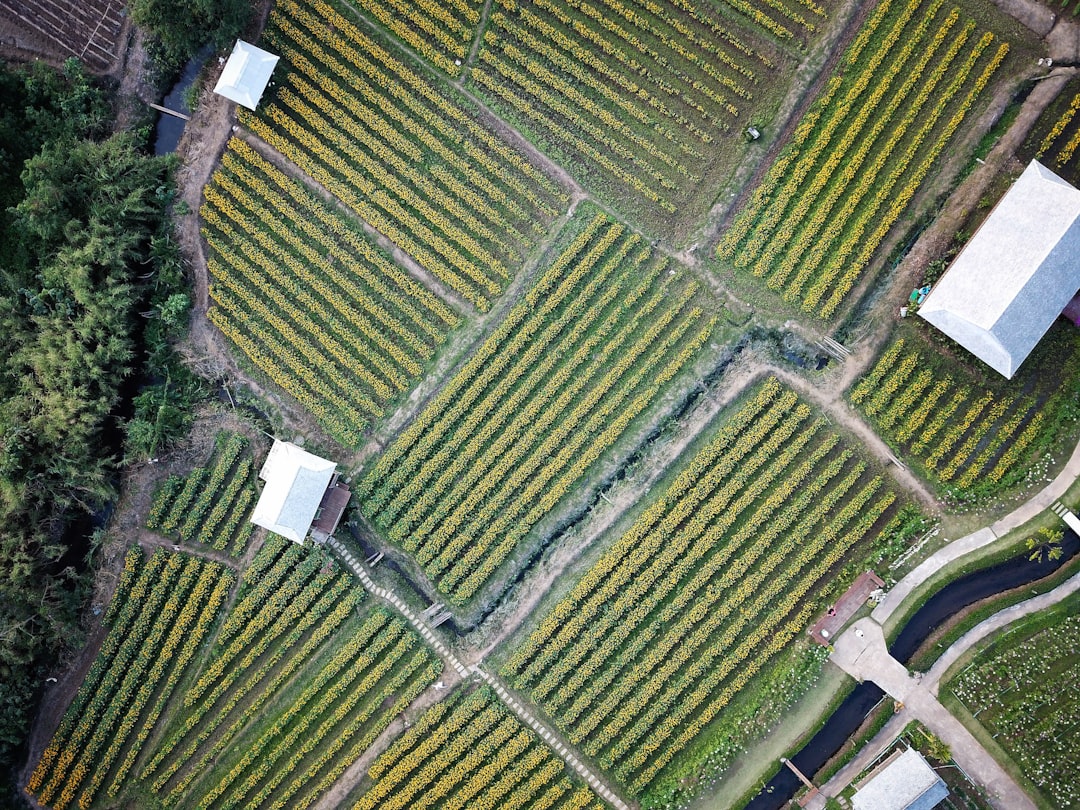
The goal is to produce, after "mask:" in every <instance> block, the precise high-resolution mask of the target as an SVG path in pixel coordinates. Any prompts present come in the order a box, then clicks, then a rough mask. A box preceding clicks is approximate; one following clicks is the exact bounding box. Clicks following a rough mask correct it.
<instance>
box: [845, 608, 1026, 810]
mask: <svg viewBox="0 0 1080 810" xmlns="http://www.w3.org/2000/svg"><path fill="white" fill-rule="evenodd" d="M830 660H831V661H833V662H834V663H835V664H837V666H839V667H840V668H841V669H843V670H844V671H845V672H847V673H848V674H849V675H852V676H853V677H855V678H857V679H858V680H860V681H864V680H871V681H873V682H874V683H876V684H877V685H878V686H880V687H881V688H882V689H884V690H885V691H886V692H887V693H888V694H889V696H890V697H892V698H893V699H894V700H897V701H900V702H901V703H903V704H904V709H905V712H906V713H907V715H908V718H909V719H915V720H918V721H919V722H921V723H922V724H923V725H924V726H926V727H927V728H928V729H930V731H932V732H933V733H934V734H936V735H937V736H938V737H939V738H940V739H941V740H942V741H944V742H945V744H946V745H948V746H949V748H950V749H951V751H952V755H953V759H954V760H955V762H956V764H957V765H959V766H960V767H961V768H963V769H964V771H965V772H966V773H967V774H968V775H969V776H970V777H971V778H972V779H973V780H974V781H975V782H976V783H977V784H979V785H980V786H982V787H983V788H984V789H985V790H986V792H987V795H988V797H989V800H990V804H991V806H992V807H994V808H1000V810H1036V805H1035V803H1034V802H1033V801H1032V800H1031V799H1030V798H1028V795H1027V794H1026V793H1025V792H1024V791H1023V790H1022V789H1021V787H1020V786H1019V785H1018V784H1016V782H1015V781H1014V780H1013V778H1012V777H1011V776H1009V774H1008V773H1007V772H1006V771H1005V769H1004V768H1002V767H1001V766H1000V765H999V764H998V763H997V761H996V760H995V759H994V758H993V757H992V756H990V754H988V753H987V751H986V749H985V748H983V747H982V745H981V744H980V743H979V741H978V740H976V739H975V737H974V736H973V735H972V734H971V732H970V731H968V730H967V729H966V728H965V727H964V726H963V724H962V723H961V722H960V721H959V720H957V719H956V718H955V717H953V716H952V714H950V713H949V712H948V711H947V710H946V709H945V707H944V706H942V705H941V704H940V703H939V702H938V700H937V697H936V696H935V694H934V693H933V692H932V691H931V689H930V688H929V686H928V685H927V684H923V683H921V682H919V681H917V680H915V679H914V678H912V677H911V676H910V675H908V672H907V669H906V668H905V667H904V665H903V664H901V663H900V662H899V661H897V660H896V659H895V658H893V657H892V656H891V655H889V652H888V650H887V648H886V645H885V635H884V633H883V632H882V630H881V625H880V624H878V623H877V622H875V621H874V620H873V619H872V618H869V617H867V618H864V619H860V620H859V621H857V622H856V623H855V624H854V625H853V626H852V627H851V629H850V630H848V631H847V632H846V633H844V634H843V635H841V636H840V637H839V638H837V640H836V646H835V647H834V649H833V654H832V656H831V657H830Z"/></svg>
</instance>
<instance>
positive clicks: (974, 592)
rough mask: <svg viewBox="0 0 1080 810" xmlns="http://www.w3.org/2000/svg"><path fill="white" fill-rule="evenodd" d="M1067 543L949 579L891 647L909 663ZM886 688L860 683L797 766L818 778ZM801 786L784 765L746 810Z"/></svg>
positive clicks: (764, 807) (1050, 563)
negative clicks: (955, 620) (958, 617)
mask: <svg viewBox="0 0 1080 810" xmlns="http://www.w3.org/2000/svg"><path fill="white" fill-rule="evenodd" d="M1061 548H1062V552H1063V553H1062V555H1061V557H1060V558H1059V559H1057V560H1049V559H1045V558H1044V559H1042V560H1040V561H1038V562H1032V561H1031V560H1029V559H1028V558H1027V557H1026V556H1022V557H1020V558H1013V559H1011V560H1006V561H1005V562H1003V563H998V564H997V565H993V566H990V567H989V568H983V569H981V570H979V571H973V572H972V573H970V574H967V575H965V576H963V577H960V578H959V579H957V580H955V581H954V582H952V583H950V584H949V585H946V586H945V587H944V588H942V589H941V590H940V591H938V593H936V594H935V595H934V596H933V597H931V598H930V599H929V600H928V601H927V602H926V604H925V605H923V606H922V607H921V608H920V609H919V610H918V611H917V612H916V613H915V615H914V616H912V617H911V619H910V620H909V621H908V623H907V624H906V625H904V629H903V630H901V631H900V634H899V635H898V636H897V637H896V639H895V640H894V641H893V643H892V644H890V645H889V653H890V654H891V655H892V657H893V658H895V659H896V660H897V661H900V662H901V663H907V662H908V661H909V660H910V659H911V657H912V656H913V655H914V654H915V652H916V651H917V650H918V648H919V645H921V644H922V642H923V641H924V640H925V639H926V638H927V637H928V636H929V635H930V634H931V633H932V632H934V630H935V629H937V628H938V627H939V626H941V624H942V623H943V622H945V621H947V620H948V619H949V618H950V617H951V616H953V615H955V614H956V613H958V612H959V611H961V610H963V609H964V608H966V607H967V606H969V605H972V604H974V603H975V602H978V601H980V600H981V599H985V598H987V597H988V596H993V595H994V594H997V593H1002V592H1004V591H1008V590H1012V589H1013V588H1018V587H1020V586H1021V585H1027V584H1030V583H1032V582H1037V581H1038V580H1040V579H1042V578H1044V577H1046V576H1049V575H1050V574H1052V573H1053V572H1054V571H1056V570H1057V569H1058V568H1060V567H1061V566H1062V565H1064V564H1065V563H1066V562H1068V561H1069V560H1071V559H1072V558H1073V557H1075V556H1076V555H1077V553H1078V552H1080V537H1077V535H1076V534H1075V533H1074V532H1072V531H1069V530H1068V529H1066V530H1065V537H1064V540H1063V541H1062V544H1061ZM884 694H885V693H884V692H883V691H882V690H881V689H880V688H879V687H878V686H877V685H876V684H874V683H873V682H871V681H866V682H865V683H861V684H859V685H858V686H856V687H855V689H854V691H852V693H851V694H850V695H848V696H847V698H846V699H845V700H844V701H843V703H841V704H840V705H839V706H838V707H837V709H836V711H835V712H833V714H832V716H831V717H830V718H829V720H828V721H827V722H826V723H825V725H824V726H823V727H822V728H821V730H820V731H818V733H817V734H815V735H814V736H813V737H812V738H811V739H810V741H809V742H808V743H807V744H806V745H804V746H803V747H802V749H800V751H799V752H798V753H797V754H795V755H794V756H793V757H791V761H792V763H793V764H794V765H795V767H797V768H798V769H799V770H800V771H802V772H803V773H804V774H806V775H807V776H808V777H809V778H811V779H813V778H814V774H816V773H817V772H818V770H820V769H821V766H822V765H824V764H825V763H826V762H827V761H828V760H829V759H830V758H831V757H832V756H833V755H834V754H835V753H836V752H837V751H839V750H840V748H841V746H843V744H844V743H845V742H847V740H848V738H849V737H850V736H851V735H852V734H854V733H855V730H856V729H857V728H858V727H859V725H860V724H861V723H862V721H863V719H864V718H865V717H866V715H867V714H868V713H869V712H870V710H871V709H872V708H874V706H876V705H877V703H878V701H879V700H881V698H882V697H883V696H884ZM801 787H802V783H801V782H800V781H799V780H798V777H796V776H795V774H794V773H792V772H791V769H789V768H787V767H781V768H780V769H779V770H778V771H777V773H776V774H775V775H774V776H773V777H772V779H770V780H769V781H768V782H767V783H766V785H765V787H763V788H762V789H761V791H760V792H759V793H758V794H757V796H755V797H754V798H753V799H752V800H751V801H750V803H749V804H747V805H746V807H745V808H744V810H780V808H782V807H783V806H784V805H786V804H787V802H788V801H789V800H790V799H791V798H792V797H793V796H794V795H795V793H796V792H798V790H799V789H800V788H801Z"/></svg>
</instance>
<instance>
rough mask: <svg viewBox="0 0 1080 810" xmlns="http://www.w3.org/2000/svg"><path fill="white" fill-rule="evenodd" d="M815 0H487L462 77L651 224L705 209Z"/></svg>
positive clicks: (782, 71)
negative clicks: (479, 35) (475, 49)
mask: <svg viewBox="0 0 1080 810" xmlns="http://www.w3.org/2000/svg"><path fill="white" fill-rule="evenodd" d="M826 18H827V11H826V8H825V7H823V6H821V5H819V4H818V3H816V2H814V0H803V1H802V2H795V0H769V2H758V1H757V0H731V1H730V2H727V3H719V4H715V5H714V4H712V3H689V2H686V0H629V1H628V2H627V1H626V0H497V2H495V3H494V5H493V7H492V13H491V19H490V22H489V23H488V26H487V27H486V29H485V32H484V36H483V45H482V47H481V49H480V51H479V54H478V57H477V60H476V65H475V67H474V68H473V69H472V70H471V71H470V73H469V81H470V82H471V84H472V86H473V87H475V88H476V89H477V90H478V91H479V92H481V93H483V95H484V96H485V97H486V98H488V99H489V100H490V101H491V103H492V104H493V106H494V108H495V109H497V110H498V111H499V112H500V114H502V115H504V116H505V117H506V119H507V120H508V121H510V122H512V123H514V124H515V125H516V126H518V127H520V128H521V130H522V131H523V132H526V133H529V134H530V137H531V138H532V139H533V140H534V141H535V142H536V143H538V144H540V145H541V147H542V148H543V149H544V150H545V151H547V152H548V153H549V154H550V155H551V156H553V157H555V158H556V159H557V160H559V162H560V163H562V164H563V165H564V166H565V167H566V168H567V169H568V170H569V171H570V173H571V174H572V175H574V176H575V178H576V179H578V180H579V181H580V182H582V183H583V184H584V185H585V186H587V187H588V188H590V189H591V190H592V191H593V192H594V193H596V194H598V195H599V196H600V197H601V198H603V199H604V200H605V201H607V202H609V203H611V204H613V205H615V207H617V208H618V209H619V210H620V211H622V212H624V213H626V214H627V215H629V216H631V218H632V219H634V220H636V221H637V224H639V225H642V226H644V227H646V229H647V230H649V231H650V232H653V233H656V234H657V235H661V234H663V235H665V236H670V235H671V234H670V228H671V225H672V224H673V223H679V224H681V225H686V224H689V222H690V221H693V220H696V219H697V218H698V217H700V216H701V215H703V214H704V213H705V210H706V208H707V207H708V205H709V204H711V202H712V201H713V199H714V198H715V197H716V194H717V193H718V188H719V186H720V185H721V184H722V183H723V182H724V181H725V180H726V179H727V176H728V174H729V173H730V172H731V170H732V168H733V167H734V164H735V161H736V160H737V159H738V157H739V156H740V155H741V153H742V151H743V146H744V145H743V142H742V137H741V131H742V130H743V129H744V128H745V127H746V126H747V124H748V123H749V122H750V121H751V119H752V118H753V117H754V114H755V113H756V112H757V111H759V110H761V109H762V108H763V107H768V106H769V103H771V102H765V101H764V99H765V98H775V97H776V96H777V95H778V93H777V90H778V89H780V88H782V87H784V86H786V84H787V82H788V81H790V78H791V73H792V70H793V66H794V64H795V58H793V57H792V56H790V55H788V54H787V52H786V51H785V49H784V48H783V47H781V46H779V45H777V44H776V42H775V40H777V39H778V40H780V41H781V42H783V41H786V40H790V39H802V40H805V39H806V38H807V37H809V36H811V35H812V34H813V33H814V32H816V31H818V30H819V28H820V27H821V26H823V25H825V24H826Z"/></svg>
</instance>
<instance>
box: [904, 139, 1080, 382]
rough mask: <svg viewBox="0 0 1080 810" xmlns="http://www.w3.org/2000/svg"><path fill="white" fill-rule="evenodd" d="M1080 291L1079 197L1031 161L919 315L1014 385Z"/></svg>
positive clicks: (1045, 169)
mask: <svg viewBox="0 0 1080 810" xmlns="http://www.w3.org/2000/svg"><path fill="white" fill-rule="evenodd" d="M1077 289H1080V190H1077V189H1076V188H1074V187H1073V186H1071V185H1069V184H1068V183H1067V182H1065V181H1064V180H1062V179H1061V178H1060V177H1058V176H1057V175H1056V174H1054V173H1053V172H1052V171H1050V170H1049V169H1047V168H1046V167H1045V166H1043V165H1041V164H1040V163H1039V162H1038V161H1035V160H1033V161H1031V163H1030V164H1029V165H1028V167H1027V169H1025V170H1024V173H1023V174H1021V175H1020V177H1019V178H1018V179H1017V181H1016V182H1015V183H1013V185H1012V188H1010V189H1009V190H1008V191H1007V192H1006V193H1005V196H1004V197H1002V198H1001V201H1000V202H999V203H998V204H997V206H996V207H995V208H994V210H993V211H992V212H991V213H990V216H989V217H987V218H986V221H985V222H984V223H983V225H982V227H981V228H979V230H978V231H976V232H975V235H974V236H972V237H971V239H970V240H969V241H968V243H967V245H965V246H964V249H963V250H962V251H961V252H960V255H959V256H957V257H956V260H955V261H953V263H952V265H951V266H950V267H949V269H948V271H947V272H946V273H945V275H944V276H942V277H941V280H940V281H938V283H937V285H936V286H935V287H934V289H933V291H931V293H930V295H928V296H927V298H926V300H925V301H924V302H923V304H922V306H921V307H920V308H919V315H920V316H921V317H923V318H924V319H926V320H927V321H929V322H930V323H932V324H933V325H934V326H936V327H937V328H938V329H940V330H941V331H942V332H944V333H945V334H946V335H948V336H949V337H951V338H952V339H953V340H955V341H956V342H957V343H959V344H960V345H961V346H963V347H964V348H965V349H967V350H968V351H970V352H971V353H972V354H974V355H975V356H976V357H978V358H979V359H980V360H982V361H983V362H984V363H986V364H987V365H988V366H990V367H991V368H993V369H994V370H995V371H997V372H999V373H1000V374H1002V375H1004V376H1005V377H1008V378H1011V377H1012V376H1013V375H1014V374H1015V373H1016V370H1017V369H1018V368H1019V367H1020V364H1021V363H1023V362H1024V360H1025V359H1026V358H1027V356H1028V355H1029V354H1030V353H1031V350H1032V349H1034V348H1035V344H1037V343H1038V342H1039V340H1040V339H1041V338H1042V336H1043V335H1044V334H1046V330H1047V329H1049V328H1050V326H1051V325H1052V324H1053V323H1054V320H1055V319H1056V318H1057V316H1058V315H1060V314H1061V310H1062V309H1064V308H1065V305H1066V304H1068V303H1069V301H1070V300H1071V299H1072V297H1073V296H1074V295H1075V294H1076V291H1077Z"/></svg>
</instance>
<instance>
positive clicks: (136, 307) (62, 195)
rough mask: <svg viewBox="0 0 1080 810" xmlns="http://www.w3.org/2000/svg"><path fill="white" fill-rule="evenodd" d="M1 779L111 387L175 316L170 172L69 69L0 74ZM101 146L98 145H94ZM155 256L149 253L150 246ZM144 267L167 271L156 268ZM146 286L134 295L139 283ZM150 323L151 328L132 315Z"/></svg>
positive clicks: (49, 624) (36, 678)
mask: <svg viewBox="0 0 1080 810" xmlns="http://www.w3.org/2000/svg"><path fill="white" fill-rule="evenodd" d="M0 102H2V103H0V154H2V155H3V156H4V158H5V159H4V160H0V198H2V199H0V202H2V203H3V205H2V209H0V210H2V213H0V335H3V336H4V349H5V351H4V352H3V362H2V364H0V527H2V528H0V572H2V575H0V767H3V770H4V772H7V768H6V767H4V766H7V765H9V764H10V763H11V760H12V759H13V757H14V753H13V752H14V750H15V749H16V748H17V747H18V746H19V745H21V744H22V741H23V740H24V739H25V734H26V731H27V729H28V724H29V718H30V713H31V711H32V707H33V700H34V698H35V696H36V695H37V693H38V689H39V686H40V684H41V681H42V680H43V678H44V674H45V670H46V668H47V667H49V666H51V665H52V663H53V662H55V660H56V659H57V658H58V657H59V656H60V655H61V654H62V653H63V651H64V650H70V649H73V648H74V647H75V646H77V645H78V644H80V643H81V637H82V634H81V629H80V624H79V617H80V615H81V611H82V609H83V606H84V603H85V598H86V595H87V584H88V577H87V576H86V571H87V569H88V563H87V560H86V556H87V554H88V553H90V552H88V551H87V550H88V549H90V550H91V551H92V548H93V544H92V542H90V541H89V540H88V537H87V535H88V534H89V533H90V531H91V529H92V525H93V519H94V516H95V515H96V514H99V513H100V512H101V510H102V507H103V506H104V505H105V504H106V503H107V502H108V501H109V500H111V499H112V498H114V497H115V494H116V482H117V479H118V475H117V473H118V469H119V451H120V449H121V447H120V439H121V431H120V430H118V425H117V421H118V413H119V412H120V411H121V410H122V408H123V407H124V400H125V397H127V396H130V393H125V390H124V384H125V382H126V381H127V380H129V379H131V378H132V377H133V376H134V375H135V374H136V373H137V372H138V370H139V369H140V368H141V366H142V361H144V360H145V359H146V357H145V355H146V352H144V351H142V349H143V341H144V340H145V335H146V333H147V332H148V331H150V330H149V327H148V324H149V323H150V322H152V323H155V324H160V326H157V327H155V328H157V329H158V332H159V336H160V335H164V336H165V337H161V338H160V340H159V343H160V344H161V345H159V346H157V347H156V348H155V357H157V358H158V359H161V360H162V362H166V361H167V360H168V359H169V358H170V357H171V356H172V355H171V354H170V353H169V352H168V351H167V348H168V346H167V344H168V339H167V337H168V335H169V334H170V333H173V332H175V331H176V329H177V328H178V323H179V321H181V320H183V319H184V316H185V313H186V311H187V306H188V305H187V304H186V303H185V302H186V296H183V295H181V297H180V298H174V297H173V296H175V295H176V294H177V293H179V292H180V285H181V283H182V272H181V268H180V264H179V261H178V260H177V258H176V254H175V250H170V248H169V240H168V239H167V238H163V237H162V236H161V235H162V234H163V233H167V229H168V227H169V222H168V216H167V212H168V206H169V204H170V202H171V200H172V199H173V191H172V188H171V177H170V175H171V169H172V165H173V164H172V162H170V161H169V160H167V159H162V158H154V157H148V156H147V155H145V154H144V153H143V146H144V145H143V144H142V143H140V142H139V140H138V139H137V138H136V136H135V135H134V134H130V133H121V134H118V135H114V136H112V137H108V138H105V135H106V134H107V132H106V127H105V126H103V123H105V122H107V121H108V111H109V109H110V107H109V104H108V103H107V101H106V100H105V98H104V96H103V95H102V94H101V93H100V92H99V91H98V90H97V88H95V87H94V86H93V84H92V83H91V81H90V80H89V79H88V78H87V77H86V75H85V74H84V73H82V71H81V69H79V68H78V65H77V64H76V63H69V64H68V65H66V66H65V68H64V69H63V70H61V71H52V70H51V69H49V68H46V67H43V66H32V67H29V68H26V69H24V70H20V71H13V72H9V71H5V70H2V69H0ZM102 138H105V139H104V140H102ZM153 245H156V248H155V249H152V246H153ZM158 254H161V255H162V256H168V261H167V262H166V261H164V260H161V261H159V258H158ZM147 276H149V277H150V278H149V279H147V278H146V277H147ZM145 311H150V312H154V313H156V316H155V317H154V318H152V319H151V321H150V322H148V321H146V320H145V319H143V318H140V317H139V313H141V312H145Z"/></svg>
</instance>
